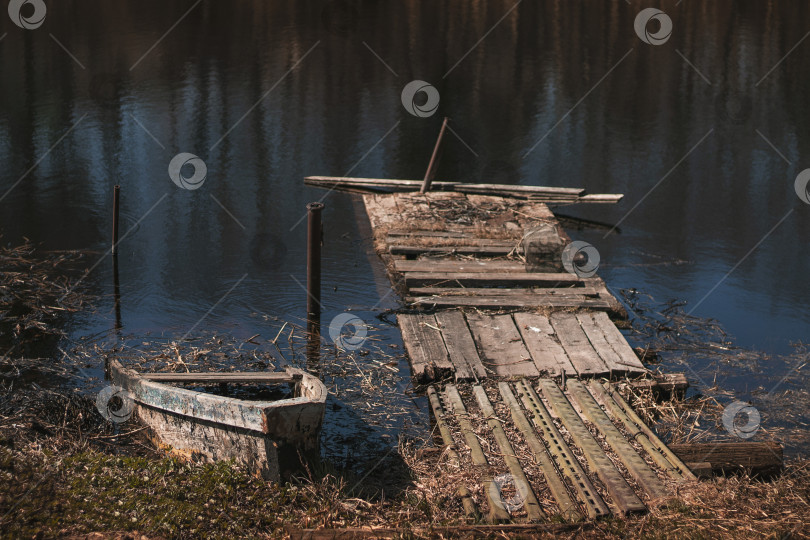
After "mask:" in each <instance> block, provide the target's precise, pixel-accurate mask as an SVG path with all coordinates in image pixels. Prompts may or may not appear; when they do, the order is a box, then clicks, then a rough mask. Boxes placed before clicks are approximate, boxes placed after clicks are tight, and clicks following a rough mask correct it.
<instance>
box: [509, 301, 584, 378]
mask: <svg viewBox="0 0 810 540" xmlns="http://www.w3.org/2000/svg"><path fill="white" fill-rule="evenodd" d="M514 317H515V323H516V324H517V327H518V330H519V331H520V334H521V335H522V336H523V342H524V343H525V344H526V348H527V349H528V350H529V353H531V355H532V360H534V365H535V366H537V370H538V371H539V372H541V373H543V372H544V371H545V372H548V373H549V374H550V375H551V376H553V377H559V376H561V375H563V374H564V375H566V376H572V375H576V374H577V372H576V370H575V369H574V365H573V364H572V363H571V360H570V359H569V358H568V355H567V354H565V350H564V349H563V348H562V346H560V344H559V343H558V342H557V341H556V340H555V338H554V329H553V328H552V327H551V324H550V323H549V322H548V318H547V317H546V316H545V315H540V314H538V313H515V314H514Z"/></svg>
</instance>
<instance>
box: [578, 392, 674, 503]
mask: <svg viewBox="0 0 810 540" xmlns="http://www.w3.org/2000/svg"><path fill="white" fill-rule="evenodd" d="M567 390H568V395H569V396H571V397H572V398H573V399H574V401H575V402H576V404H577V406H578V407H579V410H581V411H582V414H583V415H584V416H585V418H587V419H588V420H589V421H590V422H591V423H592V424H593V425H595V426H596V428H597V429H598V430H599V432H600V433H601V434H602V435H603V436H604V437H605V441H606V442H607V443H608V444H609V445H610V447H611V448H612V449H613V451H614V452H615V453H616V455H617V456H618V457H619V459H620V460H621V462H622V463H623V464H624V466H625V467H626V468H627V471H628V472H629V473H630V476H632V477H633V479H634V480H635V481H636V482H638V484H639V485H640V486H641V488H642V489H643V490H644V491H645V492H646V493H647V495H649V496H650V498H652V499H654V500H656V499H663V498H665V497H667V496H668V495H669V494H668V493H667V490H666V488H665V487H664V484H663V482H661V480H660V479H659V478H658V475H657V474H655V471H653V470H652V469H651V468H650V466H649V465H647V462H646V461H644V459H642V457H641V456H640V455H638V452H636V450H635V448H633V447H632V446H631V445H630V443H629V442H628V441H627V439H625V438H624V435H622V433H621V432H620V431H619V430H618V429H617V428H616V426H615V425H613V422H611V420H610V418H608V417H607V415H606V414H605V413H604V411H603V410H602V409H601V408H600V407H599V404H597V403H596V401H594V399H593V397H592V396H591V394H590V393H589V392H588V390H587V389H586V388H585V385H583V384H582V382H581V381H579V380H576V379H569V380H568V381H567Z"/></svg>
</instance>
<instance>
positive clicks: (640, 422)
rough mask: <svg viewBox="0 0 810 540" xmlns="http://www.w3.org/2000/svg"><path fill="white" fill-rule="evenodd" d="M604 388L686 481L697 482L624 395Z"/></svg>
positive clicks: (610, 387) (608, 385) (607, 386)
mask: <svg viewBox="0 0 810 540" xmlns="http://www.w3.org/2000/svg"><path fill="white" fill-rule="evenodd" d="M602 386H603V388H604V389H605V391H606V393H607V394H608V395H610V396H611V398H612V399H613V401H614V402H615V403H616V404H617V405H618V406H619V408H621V409H622V410H623V411H624V413H625V414H626V415H627V416H628V418H630V420H632V421H633V423H634V424H635V425H637V426H638V428H639V430H640V431H641V432H642V433H644V434H645V435H646V436H647V438H648V439H649V440H650V441H651V442H652V443H653V444H654V445H655V446H656V448H658V450H659V451H660V452H661V453H662V454H664V455H665V456H666V457H667V460H668V461H669V462H670V463H671V464H672V465H673V466H674V467H675V468H676V469H678V471H679V472H680V473H681V476H683V478H684V479H686V480H695V476H694V475H692V474H691V471H690V469H689V467H687V466H686V464H685V463H684V462H683V461H681V459H680V458H679V457H678V456H676V455H675V453H674V452H673V451H672V450H670V448H669V447H668V446H667V445H666V444H664V443H663V442H662V441H661V439H659V438H658V436H657V435H656V434H655V432H654V431H653V430H652V429H650V427H649V426H648V425H647V424H646V423H645V422H644V420H642V419H641V418H640V417H639V416H638V414H636V411H634V410H633V407H631V406H630V404H629V403H627V402H626V401H625V400H624V398H623V397H622V395H621V394H620V393H619V392H618V391H617V390H616V389H615V388H613V387H612V386H611V385H610V384H607V383H605V384H603V385H602Z"/></svg>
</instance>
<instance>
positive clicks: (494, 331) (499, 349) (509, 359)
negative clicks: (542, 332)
mask: <svg viewBox="0 0 810 540" xmlns="http://www.w3.org/2000/svg"><path fill="white" fill-rule="evenodd" d="M467 322H468V323H469V327H470V330H471V331H472V334H473V337H475V341H476V343H478V346H479V348H480V349H481V355H482V360H483V361H484V362H485V363H486V364H487V365H488V366H490V367H491V368H492V369H494V371H495V373H496V374H497V375H498V376H501V377H513V376H526V377H537V376H538V375H539V374H540V372H538V371H537V368H536V367H535V366H534V362H533V361H532V357H531V354H529V351H528V350H526V347H525V346H524V345H523V339H522V338H521V337H520V332H518V329H517V327H515V323H514V322H513V321H512V316H511V315H486V314H482V313H469V314H467Z"/></svg>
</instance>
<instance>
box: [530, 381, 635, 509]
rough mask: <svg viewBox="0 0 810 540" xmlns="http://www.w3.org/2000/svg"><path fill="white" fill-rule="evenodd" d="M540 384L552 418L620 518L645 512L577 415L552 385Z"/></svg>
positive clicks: (554, 385) (560, 392)
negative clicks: (609, 499)
mask: <svg viewBox="0 0 810 540" xmlns="http://www.w3.org/2000/svg"><path fill="white" fill-rule="evenodd" d="M539 384H540V389H541V391H542V392H543V396H544V397H545V398H546V400H548V402H549V405H550V406H551V409H552V410H553V411H554V414H556V415H557V417H558V418H559V419H560V420H561V421H562V423H563V425H564V426H565V429H567V430H568V433H569V434H570V435H571V438H572V439H573V441H574V443H576V445H577V446H579V448H580V449H581V450H582V452H583V454H584V455H585V459H586V460H587V462H588V465H589V467H590V469H591V471H593V472H595V473H596V474H597V475H598V476H599V479H600V480H601V481H602V483H603V484H604V485H605V488H606V489H607V491H608V493H609V494H610V496H611V498H612V499H613V503H614V504H615V505H616V507H617V508H618V509H619V511H620V512H621V513H623V514H627V513H630V512H643V511H645V510H646V507H645V506H644V503H642V502H641V499H639V498H638V495H636V494H635V492H633V488H631V487H630V485H629V484H628V483H627V481H626V480H625V479H624V478H623V477H622V475H621V473H620V472H619V471H618V470H617V469H616V467H615V466H614V465H613V463H612V462H611V461H610V459H609V458H608V457H607V455H605V452H604V450H602V447H601V446H599V444H598V443H597V442H596V439H594V438H593V435H591V432H590V431H588V428H587V427H585V424H583V423H582V420H581V419H580V418H579V415H578V414H577V413H576V411H575V410H574V408H573V407H572V406H571V404H570V403H569V402H568V399H567V398H566V397H565V395H563V393H562V391H561V390H560V389H559V388H558V387H557V385H556V384H555V383H554V381H551V380H549V379H541V380H540V381H539Z"/></svg>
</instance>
